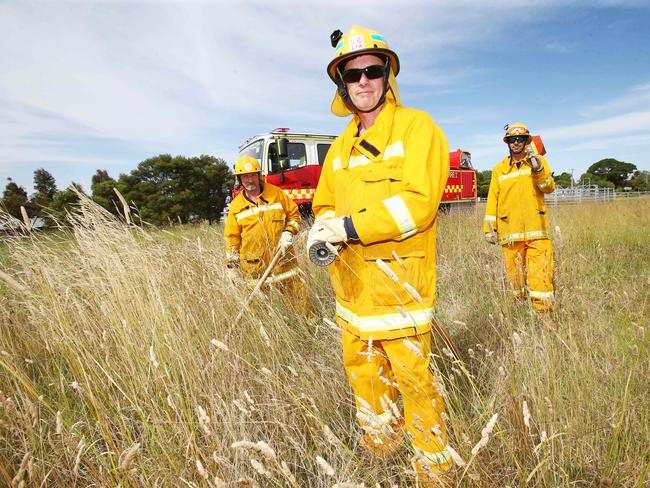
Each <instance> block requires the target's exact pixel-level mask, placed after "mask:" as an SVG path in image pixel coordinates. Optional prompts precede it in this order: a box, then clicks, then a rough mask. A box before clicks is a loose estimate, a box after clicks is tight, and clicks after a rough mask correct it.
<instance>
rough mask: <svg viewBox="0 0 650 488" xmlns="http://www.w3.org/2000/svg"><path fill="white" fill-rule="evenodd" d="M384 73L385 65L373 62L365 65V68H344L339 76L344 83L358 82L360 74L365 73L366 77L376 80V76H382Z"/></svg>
mask: <svg viewBox="0 0 650 488" xmlns="http://www.w3.org/2000/svg"><path fill="white" fill-rule="evenodd" d="M385 73H386V67H385V66H382V65H381V64H373V65H370V66H366V67H365V68H352V69H346V70H345V71H344V72H343V74H342V75H341V78H343V81H345V82H346V83H358V82H359V80H361V76H362V75H366V78H368V79H369V80H376V79H377V78H382V77H383V76H384V74H385Z"/></svg>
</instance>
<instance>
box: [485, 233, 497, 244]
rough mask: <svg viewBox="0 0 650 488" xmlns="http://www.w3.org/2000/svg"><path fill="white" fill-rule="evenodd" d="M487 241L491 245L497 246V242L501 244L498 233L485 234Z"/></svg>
mask: <svg viewBox="0 0 650 488" xmlns="http://www.w3.org/2000/svg"><path fill="white" fill-rule="evenodd" d="M485 240H486V242H488V243H489V244H496V243H497V242H499V238H498V236H497V233H496V232H495V231H491V232H486V233H485Z"/></svg>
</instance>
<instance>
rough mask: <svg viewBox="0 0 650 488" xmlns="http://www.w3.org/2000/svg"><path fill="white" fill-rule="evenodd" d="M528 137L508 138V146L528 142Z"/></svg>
mask: <svg viewBox="0 0 650 488" xmlns="http://www.w3.org/2000/svg"><path fill="white" fill-rule="evenodd" d="M527 140H528V136H512V137H508V144H514V143H515V142H526V141H527Z"/></svg>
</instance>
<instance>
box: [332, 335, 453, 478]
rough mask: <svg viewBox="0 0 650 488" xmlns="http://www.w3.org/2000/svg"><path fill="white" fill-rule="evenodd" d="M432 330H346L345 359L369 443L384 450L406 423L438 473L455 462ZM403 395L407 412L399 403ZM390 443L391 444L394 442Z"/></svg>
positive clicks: (420, 455)
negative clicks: (375, 335)
mask: <svg viewBox="0 0 650 488" xmlns="http://www.w3.org/2000/svg"><path fill="white" fill-rule="evenodd" d="M430 351H431V332H426V333H423V334H419V335H415V336H407V337H403V338H397V339H383V340H378V341H373V340H372V339H369V340H367V341H366V340H362V339H360V338H359V336H357V335H355V334H353V333H351V332H348V331H346V330H343V363H344V365H345V371H346V373H347V375H348V379H349V381H350V385H351V386H352V391H353V393H354V395H355V402H356V406H357V419H358V420H359V424H360V426H361V428H362V430H363V431H364V432H365V435H364V442H365V444H366V445H367V446H368V447H369V448H370V449H371V450H372V451H373V452H375V453H377V454H383V452H382V451H384V450H385V449H386V448H387V446H391V445H394V444H396V442H395V440H396V439H397V438H399V437H400V436H401V432H399V430H400V429H401V428H404V429H405V430H406V432H407V435H408V436H409V437H410V438H411V442H412V444H413V447H414V448H415V454H416V457H417V458H418V459H419V460H420V462H422V463H424V464H426V465H427V466H429V468H430V469H431V470H433V471H434V472H445V471H447V470H448V469H449V467H450V465H451V455H450V453H449V450H448V449H447V428H446V425H445V422H444V420H443V419H442V414H443V408H444V404H443V399H442V396H441V395H440V393H439V392H438V389H437V388H436V386H435V385H434V382H433V376H432V374H431V371H430V370H429V360H430V356H429V352H430ZM400 393H401V395H402V400H403V403H404V412H403V414H402V412H400V410H399V408H398V407H397V405H396V402H397V397H398V394H400ZM389 448H390V447H389Z"/></svg>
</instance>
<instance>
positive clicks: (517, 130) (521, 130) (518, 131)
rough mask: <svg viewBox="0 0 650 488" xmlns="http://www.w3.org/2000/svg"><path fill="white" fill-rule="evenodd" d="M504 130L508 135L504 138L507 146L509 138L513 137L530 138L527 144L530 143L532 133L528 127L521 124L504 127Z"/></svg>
mask: <svg viewBox="0 0 650 488" xmlns="http://www.w3.org/2000/svg"><path fill="white" fill-rule="evenodd" d="M504 129H505V131H506V135H505V136H503V142H505V143H506V144H508V137H512V136H528V142H527V143H526V144H529V143H530V132H529V131H528V127H526V126H525V125H524V124H522V123H521V122H515V123H514V124H508V125H506V126H505V127H504Z"/></svg>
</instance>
